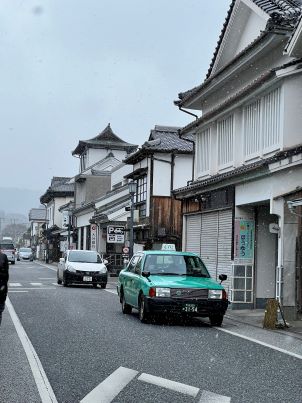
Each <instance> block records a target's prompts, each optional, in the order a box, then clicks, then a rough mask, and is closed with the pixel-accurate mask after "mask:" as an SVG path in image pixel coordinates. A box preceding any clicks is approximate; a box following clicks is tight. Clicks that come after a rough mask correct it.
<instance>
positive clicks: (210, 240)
mask: <svg viewBox="0 0 302 403" xmlns="http://www.w3.org/2000/svg"><path fill="white" fill-rule="evenodd" d="M217 241H218V212H217V211H214V212H211V213H204V214H202V218H201V247H200V256H201V258H202V260H203V261H204V263H205V265H206V267H207V269H208V270H209V272H210V274H211V276H212V277H213V278H216V268H217Z"/></svg>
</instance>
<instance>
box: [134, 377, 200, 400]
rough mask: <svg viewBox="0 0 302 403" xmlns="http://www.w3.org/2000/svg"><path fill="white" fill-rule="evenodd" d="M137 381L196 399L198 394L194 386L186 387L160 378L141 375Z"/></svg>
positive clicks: (197, 389)
mask: <svg viewBox="0 0 302 403" xmlns="http://www.w3.org/2000/svg"><path fill="white" fill-rule="evenodd" d="M137 379H138V380H139V381H143V382H147V383H152V384H153V385H156V386H160V387H162V388H166V389H170V390H174V391H175V392H179V393H183V394H184V395H189V396H193V397H196V396H197V395H198V392H199V388H195V386H190V385H186V384H184V383H180V382H174V381H170V380H169V379H164V378H160V377H159V376H154V375H149V374H141V375H140V376H139V377H138V378H137Z"/></svg>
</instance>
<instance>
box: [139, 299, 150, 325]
mask: <svg viewBox="0 0 302 403" xmlns="http://www.w3.org/2000/svg"><path fill="white" fill-rule="evenodd" d="M138 317H139V320H140V321H141V322H143V323H146V322H148V320H149V314H148V312H146V305H145V298H144V296H143V295H141V296H140V298H139V307H138Z"/></svg>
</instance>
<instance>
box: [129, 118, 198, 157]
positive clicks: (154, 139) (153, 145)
mask: <svg viewBox="0 0 302 403" xmlns="http://www.w3.org/2000/svg"><path fill="white" fill-rule="evenodd" d="M180 130H181V128H180V127H174V126H155V128H154V129H152V130H151V132H150V136H149V140H148V141H146V142H145V143H144V144H143V145H142V146H141V148H140V149H139V150H138V151H136V152H134V153H133V154H131V155H129V157H127V158H126V159H125V160H124V162H125V163H126V164H132V163H134V161H136V160H141V159H143V158H144V157H145V156H146V155H148V154H152V153H155V152H161V153H163V152H167V153H169V152H178V153H179V154H190V153H192V152H193V144H192V141H193V136H192V135H187V136H183V138H180V137H179V133H180ZM186 139H187V140H188V141H186Z"/></svg>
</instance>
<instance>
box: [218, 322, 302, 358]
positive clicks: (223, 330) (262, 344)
mask: <svg viewBox="0 0 302 403" xmlns="http://www.w3.org/2000/svg"><path fill="white" fill-rule="evenodd" d="M215 329H216V330H220V331H221V332H224V333H229V334H231V335H233V336H237V337H241V338H242V339H245V340H248V341H252V342H253V343H257V344H260V345H261V346H264V347H268V348H271V349H272V350H276V351H279V352H280V353H284V354H287V355H291V356H292V357H295V358H298V359H299V360H302V355H301V354H296V353H292V352H291V351H288V350H284V349H283V348H280V347H276V346H273V345H271V344H268V343H265V342H263V341H260V340H257V339H253V338H252V337H248V336H244V335H242V334H239V333H235V332H232V331H230V330H226V329H222V328H220V327H216V328H215Z"/></svg>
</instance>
